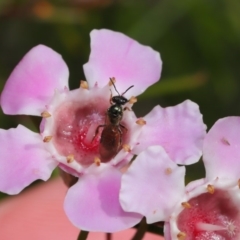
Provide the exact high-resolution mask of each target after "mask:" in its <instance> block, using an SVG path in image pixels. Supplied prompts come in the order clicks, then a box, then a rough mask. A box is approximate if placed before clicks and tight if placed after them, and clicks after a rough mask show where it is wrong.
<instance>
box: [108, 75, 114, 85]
mask: <svg viewBox="0 0 240 240" xmlns="http://www.w3.org/2000/svg"><path fill="white" fill-rule="evenodd" d="M115 82H116V79H115V77H111V78H110V81H109V83H108V85H109V86H110V87H111V86H112V85H113V84H112V83H115Z"/></svg>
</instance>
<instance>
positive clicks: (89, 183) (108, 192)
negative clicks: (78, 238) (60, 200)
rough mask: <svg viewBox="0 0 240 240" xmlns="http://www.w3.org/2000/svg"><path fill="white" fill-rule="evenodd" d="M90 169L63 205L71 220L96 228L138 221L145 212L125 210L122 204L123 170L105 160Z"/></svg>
mask: <svg viewBox="0 0 240 240" xmlns="http://www.w3.org/2000/svg"><path fill="white" fill-rule="evenodd" d="M90 170H91V171H90ZM90 170H89V172H88V173H87V174H85V175H83V176H82V177H80V178H79V180H78V182H77V183H76V184H75V185H73V186H72V187H71V188H70V189H69V190H68V192H67V196H66V198H65V202H64V208H65V211H66V214H67V216H68V218H69V219H70V221H71V222H72V223H73V224H74V225H75V226H76V227H78V228H81V229H83V230H87V231H93V232H96V231H101V232H116V231H121V230H123V229H127V228H129V227H132V226H134V225H135V224H137V223H138V222H139V221H140V220H141V218H142V216H141V215H140V214H137V213H128V212H124V211H123V210H122V208H121V206H120V204H119V190H120V181H121V176H122V174H121V173H120V172H119V171H118V170H117V169H116V168H114V167H111V166H109V165H106V164H101V165H100V166H99V167H97V166H92V167H91V169H90Z"/></svg>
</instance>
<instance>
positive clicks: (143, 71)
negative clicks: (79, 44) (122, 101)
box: [83, 29, 162, 97]
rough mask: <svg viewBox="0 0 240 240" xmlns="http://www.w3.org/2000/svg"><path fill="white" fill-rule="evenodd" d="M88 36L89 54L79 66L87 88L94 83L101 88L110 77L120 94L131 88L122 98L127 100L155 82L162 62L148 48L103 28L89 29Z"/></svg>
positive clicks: (155, 53) (157, 54)
mask: <svg viewBox="0 0 240 240" xmlns="http://www.w3.org/2000/svg"><path fill="white" fill-rule="evenodd" d="M90 36H91V54H90V57H89V61H88V63H86V64H85V65H84V66H83V68H84V73H85V76H86V78H87V80H88V83H89V86H90V87H93V86H94V85H95V84H96V83H97V84H98V86H100V87H103V86H105V85H106V84H107V83H108V82H109V78H110V77H115V78H116V80H117V82H116V85H117V89H118V91H119V93H120V94H121V93H122V92H124V91H125V90H126V89H127V88H128V87H130V85H134V88H132V89H131V91H129V93H126V95H125V96H126V97H129V96H130V97H131V96H133V95H134V96H136V95H139V94H141V93H142V92H144V91H145V89H146V88H147V87H149V86H150V85H152V84H153V83H155V82H157V81H158V80H159V78H160V74H161V70H162V61H161V59H160V55H159V53H158V52H156V51H154V50H153V49H152V48H150V47H147V46H143V45H141V44H139V43H138V42H136V41H134V40H133V39H131V38H129V37H127V36H126V35H124V34H122V33H119V32H114V31H110V30H106V29H102V30H93V31H92V32H91V34H90ZM114 95H115V94H114Z"/></svg>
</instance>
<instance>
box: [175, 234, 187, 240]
mask: <svg viewBox="0 0 240 240" xmlns="http://www.w3.org/2000/svg"><path fill="white" fill-rule="evenodd" d="M186 236H187V234H186V233H185V232H179V233H178V235H177V238H178V239H179V240H184V239H185V238H186Z"/></svg>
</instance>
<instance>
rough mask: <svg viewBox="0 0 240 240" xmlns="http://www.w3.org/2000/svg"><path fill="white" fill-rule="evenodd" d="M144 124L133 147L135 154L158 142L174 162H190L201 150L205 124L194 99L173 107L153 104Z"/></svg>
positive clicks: (198, 156)
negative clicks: (136, 144) (136, 143)
mask: <svg viewBox="0 0 240 240" xmlns="http://www.w3.org/2000/svg"><path fill="white" fill-rule="evenodd" d="M144 120H145V121H146V125H145V126H144V127H143V129H142V133H141V135H140V137H139V139H140V140H139V145H138V146H137V147H136V148H134V150H133V151H134V153H135V154H138V153H140V152H141V151H143V150H144V149H146V148H147V147H149V146H153V145H160V146H162V147H163V148H164V149H165V151H166V152H167V154H168V155H169V156H170V158H171V159H172V160H173V161H174V162H176V163H177V164H186V165H187V164H192V163H195V162H197V161H198V160H199V158H200V156H201V154H202V144H203V139H204V136H205V135H206V126H205V125H204V123H203V121H202V115H201V113H200V112H199V107H198V105H197V104H196V103H194V102H192V101H190V100H186V101H184V102H183V103H180V104H178V105H177V106H174V107H167V108H161V107H160V106H156V107H155V108H153V110H152V111H151V112H150V113H149V114H148V115H146V116H145V117H144Z"/></svg>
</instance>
